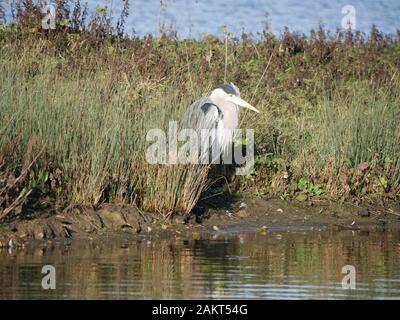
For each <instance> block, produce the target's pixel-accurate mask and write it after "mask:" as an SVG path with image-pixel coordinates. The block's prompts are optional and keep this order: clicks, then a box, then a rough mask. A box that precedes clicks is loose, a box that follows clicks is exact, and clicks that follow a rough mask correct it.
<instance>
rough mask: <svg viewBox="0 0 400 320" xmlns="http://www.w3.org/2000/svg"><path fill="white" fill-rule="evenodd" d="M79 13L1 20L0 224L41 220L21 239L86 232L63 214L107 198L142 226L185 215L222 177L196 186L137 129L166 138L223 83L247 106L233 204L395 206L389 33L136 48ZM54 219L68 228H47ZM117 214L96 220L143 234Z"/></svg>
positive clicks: (395, 99)
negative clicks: (247, 167) (247, 166)
mask: <svg viewBox="0 0 400 320" xmlns="http://www.w3.org/2000/svg"><path fill="white" fill-rule="evenodd" d="M27 3H28V2H27ZM79 10H80V8H79V7H77V8H76V10H73V12H69V11H68V12H67V13H68V14H70V15H71V16H68V17H64V18H65V19H63V24H58V25H57V27H56V29H54V30H43V29H41V28H40V27H38V26H41V23H40V22H41V19H42V18H41V13H40V8H39V7H38V6H36V5H35V4H32V5H30V6H28V5H27V4H21V7H20V8H18V15H17V16H18V19H17V21H16V22H15V23H13V24H10V25H1V26H0V88H1V89H0V90H1V93H0V223H2V224H3V225H5V226H6V227H5V229H9V226H12V225H13V224H19V226H20V229H21V228H22V227H21V223H28V222H27V221H29V223H32V222H33V221H35V219H43V221H44V222H43V223H39V225H40V226H41V227H42V225H43V224H44V225H46V224H47V222H49V223H50V226H49V227H48V228H47V230H37V231H32V232H33V233H34V234H35V233H37V234H38V235H42V237H44V235H46V236H49V237H50V236H51V235H53V234H56V235H58V236H59V235H61V234H65V235H66V237H68V235H69V234H70V233H71V234H73V233H74V231H73V229H72V227H68V226H69V225H73V224H74V223H77V224H78V225H77V226H76V227H77V228H78V227H79V228H81V226H80V224H82V225H85V227H84V226H82V230H86V229H85V228H86V227H87V228H89V229H90V228H95V229H96V228H100V229H101V226H102V223H103V222H101V221H97V220H99V218H98V214H94V213H92V212H91V211H90V210H87V209H77V208H96V210H98V209H99V208H104V207H105V206H107V204H108V206H111V207H112V208H116V207H119V206H121V207H125V206H126V207H127V208H138V210H140V212H153V213H155V215H154V216H155V219H156V220H158V221H163V220H165V221H167V219H168V217H170V216H175V217H177V216H178V217H185V216H187V215H188V214H189V213H190V212H192V210H196V206H198V202H199V199H201V198H203V197H204V196H205V194H206V193H207V192H210V190H211V189H212V191H213V193H212V194H211V196H215V195H216V194H218V193H219V192H220V191H219V190H217V189H218V188H220V189H221V188H223V187H221V186H216V181H217V182H218V183H219V184H221V181H224V179H225V178H224V177H223V176H220V177H212V178H211V177H210V172H209V171H210V167H209V166H203V165H200V166H199V165H187V164H176V165H169V164H164V163H160V164H152V163H149V162H148V161H147V159H146V152H147V151H149V147H150V146H151V145H152V142H153V141H149V140H151V139H146V137H147V136H148V133H149V132H150V130H153V129H160V130H162V131H163V132H165V133H167V132H168V128H169V123H170V121H177V120H179V119H181V117H182V115H183V114H184V112H185V111H186V110H187V108H188V107H189V106H190V105H191V104H192V103H193V102H194V101H196V100H198V99H199V98H200V97H202V96H207V95H209V94H210V92H211V90H212V88H214V87H215V86H217V85H218V84H221V83H224V82H226V83H229V82H233V83H235V84H236V85H237V87H238V88H239V89H240V91H241V96H242V97H243V98H245V100H248V101H249V102H251V103H252V105H254V106H255V107H257V109H259V110H260V113H259V114H255V113H246V112H243V113H241V115H240V128H241V129H243V130H247V129H251V130H253V132H254V168H253V170H252V171H251V173H250V174H249V175H248V176H240V177H237V181H236V186H237V187H236V188H235V190H234V192H233V193H234V194H235V195H236V196H237V197H239V198H243V199H249V197H251V196H253V195H255V196H257V197H258V198H260V199H264V198H271V197H278V198H281V199H285V200H287V201H289V203H290V201H295V200H296V201H299V202H304V203H311V202H312V203H321V202H322V201H324V202H328V203H329V202H332V203H344V202H346V203H347V202H348V203H371V202H372V203H374V201H377V200H373V199H378V200H379V201H396V200H398V199H399V198H400V144H399V139H400V127H399V125H398V123H399V121H400V109H399V108H398V106H399V103H400V81H399V79H400V78H399V77H400V74H399V72H398V70H399V69H400V59H399V57H400V45H399V44H400V33H398V34H392V35H385V34H383V33H381V32H380V31H379V30H377V29H376V28H373V29H372V30H371V33H370V34H368V35H366V34H361V33H359V32H341V31H339V30H338V31H337V32H336V33H335V34H330V33H328V32H326V31H325V30H324V29H323V28H322V27H321V28H319V29H318V30H312V31H311V32H310V35H307V36H306V35H299V34H296V33H291V32H290V31H289V30H286V31H285V32H284V33H283V34H282V35H281V36H280V37H277V36H275V35H273V34H271V33H268V32H265V33H264V36H263V38H262V39H260V40H259V41H254V40H252V39H251V38H250V37H248V36H246V35H243V36H242V37H241V38H240V39H239V38H233V37H229V36H228V34H226V37H225V38H218V37H215V36H212V35H208V36H205V37H204V38H202V39H200V40H178V39H176V38H175V37H174V36H173V35H171V34H167V33H165V34H163V35H162V36H161V37H159V38H154V37H152V36H147V37H144V38H138V37H128V36H127V37H125V36H123V35H121V33H120V32H116V30H114V29H113V28H111V29H110V25H109V24H107V19H106V13H105V12H97V13H96V14H95V15H94V17H93V20H92V21H91V23H90V24H89V25H90V26H91V27H90V28H88V24H87V23H86V22H85V21H82V19H83V18H82V15H81V14H80V11H79ZM59 13H60V14H61V13H63V14H67V13H66V11H65V12H59ZM241 143H242V145H243V148H246V144H247V143H249V141H248V140H247V139H242V140H241ZM246 150H247V148H246ZM225 188H228V189H229V186H227V185H226V186H225ZM207 196H208V195H207ZM70 204H73V205H74V207H73V209H71V207H70ZM261 207H263V205H261ZM66 208H67V210H66ZM68 208H69V209H68ZM275 209H279V208H275ZM65 210H66V212H67V213H68V217H69V218H70V219H77V222H71V223H69V222H68V221H64V222H58V221H59V220H62V219H64V218H63V217H61V218H60V217H57V216H58V215H61V216H63V215H64V214H62V213H61V212H64V211H65ZM113 210H114V209H113ZM132 210H136V209H129V210H128V211H129V212H130V211H132ZM221 210H222V212H223V210H229V206H227V207H224V208H223V209H221ZM82 212H83V213H82ZM85 212H86V213H85ZM138 212H139V211H138ZM38 214H40V216H39V217H38V216H37V215H38ZM81 215H84V216H85V217H86V218H85V219H88V222H85V219H83V218H82V217H81ZM215 216H218V215H215ZM32 217H34V218H35V219H32ZM129 217H130V218H132V219H133V221H128V220H126V219H128V218H124V217H122V218H121V217H119V218H116V217H111V218H110V219H114V218H115V219H117V220H118V221H119V222H118V223H119V225H118V227H117V229H118V228H119V227H120V225H121V223H122V222H121V221H124V223H126V226H125V227H123V228H124V229H126V230H136V229H142V230H145V229H146V228H147V226H148V225H147V222H146V220H145V218H144V217H142V216H141V215H140V214H139V213H134V214H132V215H130V216H129ZM231 218H232V219H233V216H232V217H231ZM289 218H290V217H289ZM29 219H32V220H29ZM181 219H183V218H181ZM210 219H213V218H212V216H211V218H210ZM100 220H101V219H100ZM105 220H107V218H105ZM125 220H126V221H125ZM142 220H143V221H142ZM18 221H19V222H18ZM36 221H38V220H36ZM139 222H140V228H139ZM85 223H86V224H88V226H86V224H85ZM265 223H268V221H266V222H265ZM53 224H54V225H55V227H54V228H53V227H51V226H52V225H53ZM136 224H138V225H136ZM260 224H262V223H261V221H260ZM129 225H131V227H130V226H129ZM12 228H13V227H11V229H12ZM22 229H23V228H22ZM28 229H29V228H28ZM33 229H34V228H33ZM39 229H40V228H39ZM70 229H71V230H70ZM106 229H107V228H106ZM111 229H112V228H111ZM18 232H19V231H18ZM21 232H22V231H21ZM85 232H89V231H87V230H86V231H85ZM141 232H142V231H141ZM2 233H3V232H2ZM77 233H79V232H78V231H77ZM89 233H90V232H89ZM35 237H36V236H35Z"/></svg>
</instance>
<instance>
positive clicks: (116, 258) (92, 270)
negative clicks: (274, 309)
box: [0, 232, 400, 299]
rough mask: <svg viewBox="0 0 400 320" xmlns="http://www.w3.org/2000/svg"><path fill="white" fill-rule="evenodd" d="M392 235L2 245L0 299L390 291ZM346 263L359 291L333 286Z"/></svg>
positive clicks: (399, 260) (394, 267)
mask: <svg viewBox="0 0 400 320" xmlns="http://www.w3.org/2000/svg"><path fill="white" fill-rule="evenodd" d="M399 241H400V238H399V235H398V234H396V233H390V232H388V233H383V234H382V233H371V234H369V235H368V236H363V235H356V236H354V235H352V233H346V232H345V233H333V234H331V233H315V234H307V235H304V234H296V233H283V234H282V239H280V240H279V239H276V235H275V234H273V233H271V234H268V235H266V236H263V235H259V234H243V235H238V237H237V238H232V239H230V240H229V241H227V240H225V241H193V242H187V243H182V242H180V241H172V242H171V241H157V242H151V243H146V242H143V243H130V244H124V245H122V246H120V245H119V243H118V242H117V241H115V242H111V243H110V242H109V241H108V244H104V245H102V244H98V243H97V244H96V245H94V244H83V243H75V244H73V245H72V246H71V247H70V248H69V249H68V250H67V251H64V250H60V249H55V248H47V249H46V250H42V249H35V250H33V251H32V250H30V249H27V250H25V251H21V252H14V253H13V257H12V258H11V257H10V256H9V254H8V253H7V252H6V251H5V250H3V251H0V256H1V259H0V261H1V268H0V288H1V289H0V298H10V297H13V298H22V297H25V298H39V297H47V298H49V297H53V298H62V297H64V298H67V297H68V298H187V299H190V298H211V297H213V298H266V297H269V296H282V295H283V294H290V295H291V296H292V297H304V298H310V297H314V298H318V297H327V296H328V295H331V296H330V297H335V295H336V296H337V297H342V298H345V297H346V296H349V297H354V296H359V297H371V298H372V297H375V298H376V297H378V296H391V295H393V296H398V295H399V292H398V291H397V292H396V291H395V290H398V286H397V282H395V281H394V282H391V280H392V279H397V278H398V276H399V266H400V251H399V246H398V243H399ZM44 263H46V264H48V263H50V264H53V265H55V266H56V270H57V290H56V291H55V292H47V291H45V290H42V289H41V287H40V281H41V274H40V269H41V267H42V266H43V264H44ZM348 264H350V265H354V266H355V268H356V271H357V278H356V279H357V288H358V289H362V291H360V292H357V291H356V292H353V291H352V292H347V291H344V290H342V289H341V279H342V277H343V275H342V274H341V269H342V267H343V266H344V265H348ZM376 279H380V280H379V281H377V280H376ZM382 281H385V282H382ZM382 285H384V287H385V288H386V290H385V291H382V289H383V288H382ZM392 290H393V292H392V293H391V291H392Z"/></svg>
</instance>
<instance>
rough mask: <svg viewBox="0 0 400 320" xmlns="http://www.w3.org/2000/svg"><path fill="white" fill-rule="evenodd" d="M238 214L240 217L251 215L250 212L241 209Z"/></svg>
mask: <svg viewBox="0 0 400 320" xmlns="http://www.w3.org/2000/svg"><path fill="white" fill-rule="evenodd" d="M236 216H238V217H239V218H247V217H249V216H250V213H248V212H247V211H246V210H239V211H238V212H237V213H236Z"/></svg>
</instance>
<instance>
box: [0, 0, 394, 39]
mask: <svg viewBox="0 0 400 320" xmlns="http://www.w3.org/2000/svg"><path fill="white" fill-rule="evenodd" d="M0 1H7V0H0ZM8 1H9V0H8ZM82 2H84V0H83V1H82ZM88 4H89V8H90V12H94V11H95V8H96V6H101V7H104V6H105V5H107V7H108V8H109V9H110V10H111V12H112V16H113V17H114V23H115V22H116V21H117V19H118V17H119V15H120V12H121V10H122V0H88ZM344 5H352V6H354V8H355V17H356V30H360V31H362V32H365V33H369V32H370V30H371V27H372V25H373V24H375V25H376V26H377V27H378V29H379V30H381V31H383V32H385V33H395V32H396V30H397V29H400V1H399V0H378V1H377V0H365V1H350V0H340V1H332V0H331V1H330V0H315V1H305V0H278V1H272V0H230V1H221V0H162V1H160V0H146V1H144V0H130V10H129V13H130V15H129V17H128V18H127V20H126V24H125V32H127V33H129V34H133V33H135V34H136V35H139V36H143V35H145V34H149V33H150V34H153V35H157V34H159V31H160V28H161V27H162V26H166V27H172V29H175V30H176V31H177V34H178V37H179V38H198V37H201V36H203V35H205V34H213V35H217V36H219V35H222V26H223V25H226V27H227V31H228V32H229V33H232V34H234V35H240V34H242V33H243V32H245V33H251V34H253V36H255V37H256V36H257V34H258V33H261V32H262V31H263V30H264V29H265V28H266V26H267V29H268V30H269V31H272V32H273V33H275V34H276V35H280V34H281V33H282V31H283V29H284V27H285V26H287V27H289V29H290V30H291V31H297V32H300V33H305V34H308V33H309V31H310V30H311V29H312V28H318V26H319V25H320V24H323V25H324V27H325V28H326V29H328V30H332V31H335V30H336V28H341V21H342V18H343V17H344V14H342V11H341V10H342V7H343V6H344Z"/></svg>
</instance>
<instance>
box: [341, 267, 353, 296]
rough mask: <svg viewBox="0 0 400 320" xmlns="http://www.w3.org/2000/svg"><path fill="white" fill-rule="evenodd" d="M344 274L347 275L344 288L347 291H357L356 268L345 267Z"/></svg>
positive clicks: (343, 280)
mask: <svg viewBox="0 0 400 320" xmlns="http://www.w3.org/2000/svg"><path fill="white" fill-rule="evenodd" d="M342 274H345V276H344V277H343V279H342V288H343V289H346V290H354V289H356V268H355V267H354V266H352V265H345V266H343V267H342Z"/></svg>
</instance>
